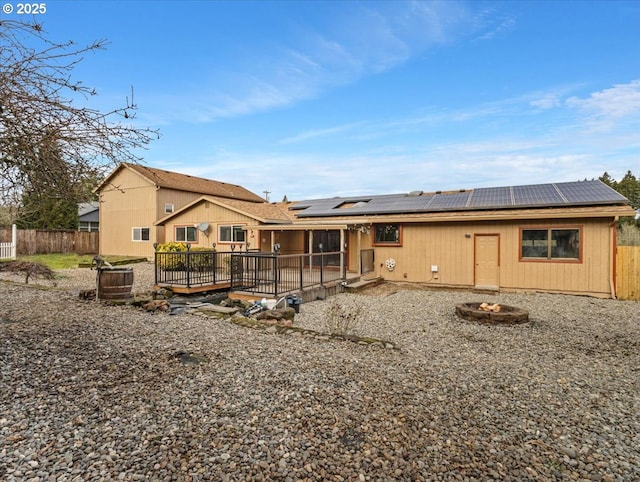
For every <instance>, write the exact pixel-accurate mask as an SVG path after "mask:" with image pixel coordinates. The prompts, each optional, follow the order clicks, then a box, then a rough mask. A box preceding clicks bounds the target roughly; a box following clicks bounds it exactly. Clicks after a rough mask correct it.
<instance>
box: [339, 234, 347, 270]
mask: <svg viewBox="0 0 640 482" xmlns="http://www.w3.org/2000/svg"><path fill="white" fill-rule="evenodd" d="M345 244H346V243H345V237H344V229H341V230H340V271H341V274H342V276H343V277H344V278H346V277H347V267H346V266H345V265H344V260H345V257H344V252H345V249H347V248H346V247H345Z"/></svg>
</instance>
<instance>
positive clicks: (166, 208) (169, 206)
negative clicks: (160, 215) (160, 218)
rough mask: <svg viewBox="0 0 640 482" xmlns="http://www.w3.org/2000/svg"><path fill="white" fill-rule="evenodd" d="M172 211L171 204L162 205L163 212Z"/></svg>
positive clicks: (169, 212) (168, 212)
mask: <svg viewBox="0 0 640 482" xmlns="http://www.w3.org/2000/svg"><path fill="white" fill-rule="evenodd" d="M172 212H173V204H169V203H167V204H165V205H164V213H165V214H171V213H172Z"/></svg>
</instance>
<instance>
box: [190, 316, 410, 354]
mask: <svg viewBox="0 0 640 482" xmlns="http://www.w3.org/2000/svg"><path fill="white" fill-rule="evenodd" d="M196 311H198V313H201V314H203V315H204V316H207V317H211V318H218V319H220V318H222V317H220V316H219V315H220V313H215V314H213V316H212V314H211V313H207V312H205V310H196ZM224 319H225V320H227V321H230V322H231V323H233V324H234V325H238V326H242V327H245V328H252V329H254V330H262V331H264V332H265V333H271V334H279V335H291V336H300V337H304V338H312V339H314V340H318V341H331V340H335V341H350V342H353V343H356V344H358V345H363V346H377V347H379V348H384V349H387V350H400V348H399V347H398V346H397V345H396V344H395V343H393V342H391V341H386V340H379V339H377V338H370V337H364V336H356V335H337V334H331V333H322V332H319V331H315V330H309V329H306V328H300V327H299V326H287V325H283V324H277V323H276V324H274V323H267V322H264V321H261V320H256V319H254V318H247V317H245V316H242V315H238V314H235V315H233V316H231V317H226V318H224Z"/></svg>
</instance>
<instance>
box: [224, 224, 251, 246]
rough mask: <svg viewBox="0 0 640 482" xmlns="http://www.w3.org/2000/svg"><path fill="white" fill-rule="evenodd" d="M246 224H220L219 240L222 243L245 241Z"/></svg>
mask: <svg viewBox="0 0 640 482" xmlns="http://www.w3.org/2000/svg"><path fill="white" fill-rule="evenodd" d="M243 228H244V226H220V227H219V228H218V241H219V242H220V243H244V241H245V239H244V237H245V232H244V231H243Z"/></svg>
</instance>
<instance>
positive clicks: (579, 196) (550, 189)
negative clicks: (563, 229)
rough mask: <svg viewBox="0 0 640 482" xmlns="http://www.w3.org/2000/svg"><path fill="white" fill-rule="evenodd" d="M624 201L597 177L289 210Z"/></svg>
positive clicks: (363, 211) (319, 202) (324, 202)
mask: <svg viewBox="0 0 640 482" xmlns="http://www.w3.org/2000/svg"><path fill="white" fill-rule="evenodd" d="M345 203H350V204H351V203H354V205H353V206H351V207H342V208H341V207H340V206H342V205H344V204H345ZM355 203H357V204H355ZM625 203H626V204H628V201H627V200H626V199H625V198H624V196H622V195H621V194H619V193H618V192H616V191H614V190H613V189H612V188H610V187H609V186H607V185H606V184H604V183H603V182H601V181H598V180H596V181H578V182H565V183H556V184H532V185H527V186H506V187H490V188H479V189H475V190H461V191H454V192H444V193H440V192H437V193H423V194H420V195H413V194H412V195H408V194H386V195H380V196H370V197H362V196H360V197H346V198H343V197H335V198H327V199H315V200H311V201H303V202H300V203H297V204H295V205H294V206H292V208H291V209H293V210H295V211H296V216H298V217H299V218H304V217H320V216H321V217H327V216H354V215H373V214H402V213H406V214H408V213H428V212H442V211H469V210H486V209H491V210H494V209H513V208H528V207H531V208H533V207H541V206H550V207H553V206H567V207H569V206H581V205H612V204H625Z"/></svg>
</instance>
